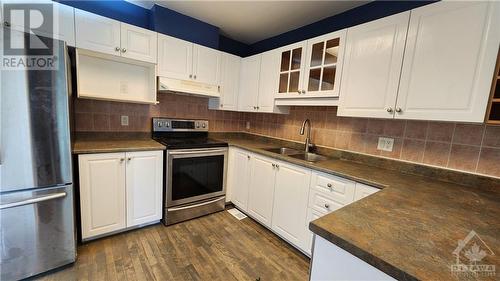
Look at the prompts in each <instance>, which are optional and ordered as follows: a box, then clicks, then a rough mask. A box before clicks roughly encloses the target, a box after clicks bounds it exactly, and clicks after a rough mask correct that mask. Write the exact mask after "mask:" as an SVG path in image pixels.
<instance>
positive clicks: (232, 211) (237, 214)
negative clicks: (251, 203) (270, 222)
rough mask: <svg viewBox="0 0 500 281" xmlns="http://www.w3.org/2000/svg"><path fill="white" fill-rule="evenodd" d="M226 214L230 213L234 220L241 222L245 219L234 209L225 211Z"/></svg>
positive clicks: (243, 215) (244, 216)
mask: <svg viewBox="0 0 500 281" xmlns="http://www.w3.org/2000/svg"><path fill="white" fill-rule="evenodd" d="M227 212H228V213H230V214H231V215H232V216H233V217H235V218H237V219H239V220H242V219H244V218H246V217H247V216H246V215H245V214H243V213H242V212H240V211H239V210H238V209H236V208H232V209H229V210H227Z"/></svg>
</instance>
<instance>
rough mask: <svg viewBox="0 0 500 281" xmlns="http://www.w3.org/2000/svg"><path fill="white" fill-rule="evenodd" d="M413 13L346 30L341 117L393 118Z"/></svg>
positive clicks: (339, 112) (401, 14)
mask: <svg viewBox="0 0 500 281" xmlns="http://www.w3.org/2000/svg"><path fill="white" fill-rule="evenodd" d="M409 17H410V12H404V13H400V14H396V15H393V16H389V17H386V18H382V19H379V20H376V21H372V22H368V23H365V24H361V25H358V26H355V27H352V28H349V29H348V30H347V39H346V46H345V55H344V66H343V71H342V79H341V83H340V100H339V108H338V115H340V116H359V117H380V118H384V117H385V118H392V116H393V111H394V109H393V108H394V104H395V100H396V97H397V93H398V85H399V77H400V73H401V64H402V61H403V53H404V48H405V40H406V32H407V27H408V21H409Z"/></svg>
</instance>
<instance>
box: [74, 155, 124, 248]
mask: <svg viewBox="0 0 500 281" xmlns="http://www.w3.org/2000/svg"><path fill="white" fill-rule="evenodd" d="M124 157H125V154H124V153H103V154H85V155H80V156H79V171H80V205H81V216H82V238H83V239H87V238H91V237H93V236H97V235H101V234H105V233H109V232H113V231H116V230H120V229H123V228H125V227H126V221H125V213H126V211H125V163H124ZM122 159H123V160H122Z"/></svg>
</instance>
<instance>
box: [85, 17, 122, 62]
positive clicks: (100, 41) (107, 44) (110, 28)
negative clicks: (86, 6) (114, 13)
mask: <svg viewBox="0 0 500 281" xmlns="http://www.w3.org/2000/svg"><path fill="white" fill-rule="evenodd" d="M75 30H76V34H75V35H76V47H78V48H82V49H88V50H92V51H96V52H101V53H106V54H112V55H117V56H119V55H120V44H121V42H120V22H119V21H116V20H112V19H109V18H105V17H101V16H98V15H95V14H92V13H88V12H85V11H82V10H78V9H75ZM117 48H118V49H117Z"/></svg>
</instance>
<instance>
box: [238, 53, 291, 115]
mask: <svg viewBox="0 0 500 281" xmlns="http://www.w3.org/2000/svg"><path fill="white" fill-rule="evenodd" d="M277 67H278V53H277V52H276V51H268V52H265V53H262V54H258V55H253V56H250V57H246V58H242V59H241V71H240V88H239V94H238V110H239V111H247V112H268V113H273V112H274V113H288V112H289V111H288V108H287V107H277V106H275V104H274V93H275V91H276V82H277V80H276V79H277V75H276V73H275V72H274V71H273V69H276V68H277Z"/></svg>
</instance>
